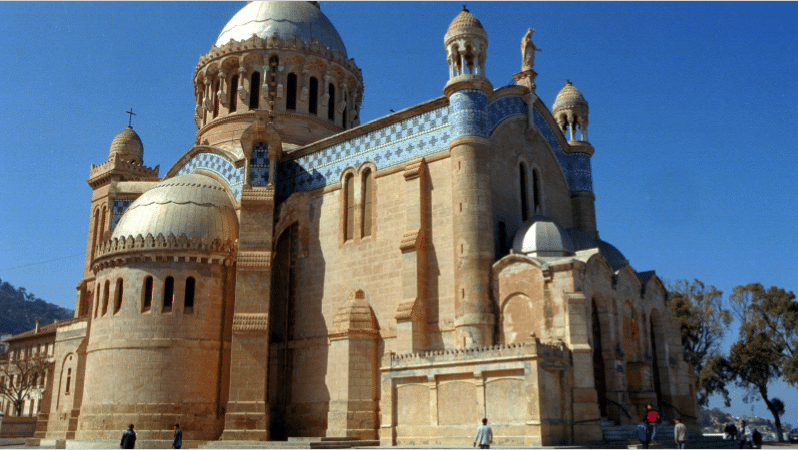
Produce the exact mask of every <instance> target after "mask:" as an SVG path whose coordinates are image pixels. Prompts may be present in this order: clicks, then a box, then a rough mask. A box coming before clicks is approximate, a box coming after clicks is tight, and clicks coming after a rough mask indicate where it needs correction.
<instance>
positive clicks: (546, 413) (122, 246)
mask: <svg viewBox="0 0 798 450" xmlns="http://www.w3.org/2000/svg"><path fill="white" fill-rule="evenodd" d="M408 32H411V31H410V30H408ZM444 33H445V35H444V48H442V55H443V54H444V52H445V55H446V60H447V62H448V66H449V67H448V70H449V74H450V79H449V81H448V83H446V85H445V86H441V88H442V90H443V93H444V95H443V96H442V97H439V98H435V99H431V100H429V101H427V102H425V103H422V104H419V105H416V106H413V107H411V108H408V109H405V110H402V111H399V112H396V113H393V114H391V115H389V116H385V117H382V118H379V119H377V120H375V121H372V122H369V123H366V124H360V118H359V117H360V116H359V112H360V104H361V101H362V98H363V92H364V90H363V80H362V76H361V71H360V69H359V68H358V66H357V65H356V64H355V62H354V60H353V59H349V57H348V55H347V52H346V48H345V46H344V43H343V42H342V40H341V38H340V37H339V35H338V33H337V31H336V30H335V28H334V27H333V25H332V24H331V23H330V21H329V20H328V19H327V18H326V17H325V15H324V14H323V13H322V11H321V10H320V8H319V5H318V3H317V2H285V3H283V2H262V3H260V2H253V3H249V4H247V5H246V6H244V7H243V9H242V10H241V11H240V12H239V13H238V14H236V15H235V16H234V17H233V18H232V19H231V20H230V22H229V23H228V24H227V26H226V27H225V28H224V30H222V32H221V34H220V36H219V38H218V40H217V42H216V43H215V45H213V46H212V47H211V49H210V51H209V52H208V53H206V54H205V55H202V56H200V59H199V64H198V65H197V66H196V68H195V71H194V77H193V78H194V86H195V90H194V92H193V95H194V98H195V100H196V109H195V115H194V120H195V121H196V124H197V128H198V132H197V135H196V142H195V144H194V145H193V146H192V147H191V148H190V149H189V150H188V151H187V152H186V153H185V154H184V155H183V156H182V157H181V158H180V159H178V160H177V161H176V162H175V163H174V165H172V167H171V168H169V169H168V170H166V173H165V174H164V175H163V176H162V177H161V176H160V175H159V168H158V167H155V168H149V167H147V166H145V165H144V146H143V143H142V140H141V138H140V137H139V136H138V135H137V133H136V132H135V131H134V130H133V129H132V128H131V127H128V128H126V129H124V130H123V131H122V132H121V133H119V135H118V136H117V137H116V138H115V139H114V140H113V142H112V143H111V148H110V153H109V156H108V159H107V161H105V162H103V163H102V164H100V165H98V166H94V165H92V167H91V171H90V174H89V180H88V183H89V185H90V186H91V188H92V200H91V217H90V220H89V235H88V242H87V252H86V261H85V266H84V275H83V279H82V280H81V281H80V284H79V286H78V296H77V301H76V308H75V311H76V319H75V321H74V322H72V323H70V324H68V325H67V326H60V325H59V327H58V328H57V330H56V332H55V334H56V335H55V338H54V340H53V342H54V343H55V352H54V361H55V362H54V369H53V374H54V376H53V377H52V378H53V384H52V395H51V396H50V397H49V398H48V400H47V403H46V404H45V405H44V407H42V415H41V416H40V420H41V421H42V423H45V424H46V426H44V427H42V426H40V427H39V430H40V431H39V432H38V434H37V436H39V437H47V438H64V437H66V438H70V439H71V438H75V439H117V438H118V436H119V430H122V429H124V428H125V427H126V425H127V424H128V423H135V424H136V431H137V433H138V436H139V439H142V440H147V439H169V438H170V437H171V433H172V426H173V424H174V423H175V422H179V423H180V424H181V427H182V429H183V430H184V433H185V434H186V436H191V438H192V439H198V440H215V439H222V440H281V439H286V438H288V437H300V436H306V437H310V436H317V437H318V436H327V437H352V438H362V439H379V440H380V441H381V442H382V443H383V444H384V445H406V444H409V443H414V444H416V445H432V444H437V445H447V446H461V445H466V444H467V443H469V442H470V440H471V439H472V438H473V432H474V429H475V428H476V426H477V424H478V423H479V420H480V419H481V418H482V417H488V418H489V420H490V423H491V426H492V427H493V431H494V434H495V442H496V443H497V444H499V445H510V446H530V445H557V444H572V443H574V444H575V443H586V442H591V441H597V440H600V439H601V438H602V434H601V428H600V418H601V417H606V418H608V419H610V420H612V421H615V422H618V423H625V424H629V423H635V422H636V421H638V420H639V419H640V418H641V417H642V415H643V413H644V411H645V405H646V404H647V403H649V402H651V403H654V404H657V405H658V406H659V408H660V410H661V411H662V412H663V414H664V415H665V416H666V418H667V417H673V416H676V415H678V416H681V417H682V418H684V419H685V420H686V421H687V422H692V421H693V419H692V418H694V417H695V416H697V413H696V400H695V391H694V380H693V379H692V378H691V376H690V371H689V370H688V366H687V363H686V362H685V361H684V358H683V349H682V346H681V341H680V336H679V328H678V326H677V325H676V324H675V323H674V322H673V321H672V320H671V318H670V314H669V311H668V306H667V305H666V291H665V288H664V286H663V285H662V282H661V281H660V280H659V278H657V276H656V275H655V274H654V273H653V272H637V271H635V270H634V269H632V267H631V266H630V264H629V262H628V261H627V260H626V258H625V257H624V256H623V254H622V253H621V252H620V251H618V249H616V248H615V247H613V246H612V245H611V244H609V243H607V242H606V241H603V240H602V239H600V238H599V234H598V227H597V224H596V218H595V210H594V200H595V196H594V194H593V191H592V174H591V164H590V161H591V158H592V156H593V154H594V148H593V147H592V146H591V144H590V143H589V142H588V140H587V128H588V113H589V110H588V104H587V101H586V100H585V98H584V97H583V95H582V94H581V93H580V92H579V91H578V90H577V89H576V87H574V86H573V85H572V84H571V83H570V82H568V83H566V85H565V87H564V88H563V90H562V91H561V92H560V94H559V95H558V96H557V98H556V100H555V101H554V105H553V108H552V110H549V109H548V108H547V107H546V105H545V104H544V103H543V101H542V100H541V99H539V98H538V97H537V95H536V94H535V84H534V80H535V77H536V75H537V74H536V73H535V71H534V56H535V52H536V47H535V45H534V44H533V43H532V41H531V35H532V31H531V30H530V31H529V32H528V34H527V35H526V36H524V39H523V42H522V50H523V51H522V64H521V71H520V72H519V73H517V74H515V75H514V76H515V79H516V80H517V81H516V83H515V84H513V85H510V86H504V87H500V88H498V89H494V87H493V85H492V84H491V82H490V80H489V79H488V78H487V77H486V76H485V68H486V65H487V61H486V49H487V46H488V33H487V31H486V30H485V29H484V28H483V27H482V24H481V23H480V21H479V20H478V19H477V18H476V17H475V16H474V15H472V14H471V13H470V12H468V10H466V9H463V11H461V12H460V13H459V14H457V15H456V17H455V18H454V20H453V21H452V22H451V25H450V26H449V28H448V30H441V34H444ZM519 37H520V36H519ZM563 38H566V37H563ZM430 45H438V43H430ZM397 46H398V48H397V49H395V50H396V51H402V49H401V48H399V47H401V44H400V43H397ZM384 50H385V49H380V51H384ZM375 51H376V49H375ZM387 62H388V61H386V63H387ZM160 63H163V64H168V63H169V61H162V62H160ZM419 63H423V64H438V63H439V62H436V61H426V62H419ZM147 70H151V69H147ZM441 70H442V71H445V70H446V67H444V66H443V65H442V64H441ZM507 75H509V74H507ZM504 76H505V75H502V76H501V77H504ZM502 79H504V78H502ZM395 88H396V89H410V87H405V86H401V85H397V86H395ZM577 129H578V130H579V133H576V130H577ZM605 131H606V132H612V130H611V129H608V130H605ZM155 138H156V137H153V139H155ZM65 374H66V376H65ZM67 380H69V381H67ZM70 383H72V384H70Z"/></svg>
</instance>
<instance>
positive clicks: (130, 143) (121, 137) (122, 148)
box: [109, 126, 144, 164]
mask: <svg viewBox="0 0 798 450" xmlns="http://www.w3.org/2000/svg"><path fill="white" fill-rule="evenodd" d="M115 154H119V157H120V158H122V160H123V161H128V162H130V161H132V162H136V163H138V164H141V163H142V162H143V161H144V144H143V143H142V142H141V138H140V137H139V135H138V134H136V132H135V131H133V127H130V126H128V127H127V128H125V129H124V130H122V132H121V133H119V134H117V135H116V137H115V138H114V140H113V141H111V151H110V152H109V156H110V157H111V158H113V156H114V155H115Z"/></svg>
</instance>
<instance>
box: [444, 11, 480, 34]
mask: <svg viewBox="0 0 798 450" xmlns="http://www.w3.org/2000/svg"><path fill="white" fill-rule="evenodd" d="M455 28H479V29H480V30H484V28H482V24H481V23H480V22H479V19H477V17H476V16H475V15H473V14H471V13H470V12H469V11H468V10H467V9H465V8H463V10H462V11H460V14H458V15H457V17H455V18H454V20H452V23H451V24H449V29H448V30H447V33H448V32H449V31H452V30H454V29H455Z"/></svg>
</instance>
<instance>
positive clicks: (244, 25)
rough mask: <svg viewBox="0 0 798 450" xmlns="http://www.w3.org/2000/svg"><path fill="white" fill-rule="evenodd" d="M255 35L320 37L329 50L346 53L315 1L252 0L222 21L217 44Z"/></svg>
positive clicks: (263, 36)
mask: <svg viewBox="0 0 798 450" xmlns="http://www.w3.org/2000/svg"><path fill="white" fill-rule="evenodd" d="M253 34H254V35H256V36H258V37H260V38H262V39H266V38H268V37H269V36H272V35H274V34H276V35H277V36H279V37H281V38H283V39H288V38H291V37H293V36H296V37H297V38H298V39H300V40H301V41H303V42H305V43H307V44H311V43H313V42H314V41H319V42H321V43H322V45H324V46H325V47H327V48H329V49H330V50H338V51H339V52H341V53H343V55H344V56H346V47H344V41H342V40H341V36H339V35H338V31H336V29H335V27H334V26H333V24H332V22H330V19H328V18H327V16H325V15H324V13H322V12H321V9H319V6H318V2H271V1H266V2H252V3H249V4H248V5H247V6H245V7H244V8H242V9H241V11H239V12H238V13H236V15H235V16H233V18H232V19H230V21H229V22H227V25H225V27H224V29H223V30H222V32H221V34H219V38H218V39H216V46H217V47H221V46H223V45H224V44H227V43H228V42H230V39H232V40H234V41H245V40H247V39H249V38H250V37H252V35H253Z"/></svg>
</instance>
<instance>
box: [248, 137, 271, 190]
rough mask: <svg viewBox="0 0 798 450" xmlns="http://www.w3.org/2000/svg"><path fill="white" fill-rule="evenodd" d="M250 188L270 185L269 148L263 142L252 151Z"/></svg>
mask: <svg viewBox="0 0 798 450" xmlns="http://www.w3.org/2000/svg"><path fill="white" fill-rule="evenodd" d="M249 184H250V186H266V185H268V184H269V146H268V145H267V144H264V143H262V142H260V143H257V144H255V147H254V148H253V149H252V160H251V161H250V162H249Z"/></svg>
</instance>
